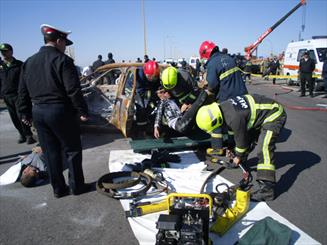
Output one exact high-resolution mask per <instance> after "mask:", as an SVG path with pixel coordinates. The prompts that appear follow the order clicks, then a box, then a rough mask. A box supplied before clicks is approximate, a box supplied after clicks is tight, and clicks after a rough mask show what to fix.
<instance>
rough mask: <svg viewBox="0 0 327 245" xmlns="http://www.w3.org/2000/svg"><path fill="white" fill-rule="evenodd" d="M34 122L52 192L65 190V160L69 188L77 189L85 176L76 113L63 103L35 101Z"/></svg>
mask: <svg viewBox="0 0 327 245" xmlns="http://www.w3.org/2000/svg"><path fill="white" fill-rule="evenodd" d="M33 121H34V124H35V127H36V130H37V133H38V136H39V142H40V145H41V148H42V150H43V152H44V155H45V160H46V164H47V167H48V173H49V178H50V183H51V185H52V188H53V190H54V192H55V193H59V192H61V191H63V190H65V189H66V183H65V179H64V175H63V170H64V161H66V163H67V164H68V169H69V174H68V178H69V186H70V189H71V190H72V191H73V192H78V191H79V188H81V187H82V186H83V184H84V175H83V169H82V146H81V139H80V125H79V122H78V118H77V116H76V113H75V112H74V111H73V109H72V107H71V106H69V105H65V104H37V105H33Z"/></svg>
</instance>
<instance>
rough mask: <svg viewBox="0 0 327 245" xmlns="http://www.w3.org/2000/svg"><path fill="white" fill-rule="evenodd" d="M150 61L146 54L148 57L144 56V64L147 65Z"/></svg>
mask: <svg viewBox="0 0 327 245" xmlns="http://www.w3.org/2000/svg"><path fill="white" fill-rule="evenodd" d="M148 61H150V59H149V56H148V55H147V54H146V55H144V63H146V62H148Z"/></svg>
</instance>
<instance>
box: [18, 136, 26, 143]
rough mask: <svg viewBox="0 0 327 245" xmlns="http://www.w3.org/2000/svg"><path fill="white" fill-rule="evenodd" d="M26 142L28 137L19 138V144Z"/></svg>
mask: <svg viewBox="0 0 327 245" xmlns="http://www.w3.org/2000/svg"><path fill="white" fill-rule="evenodd" d="M24 142H26V137H25V136H22V135H21V136H19V139H18V140H17V143H18V144H21V143H24Z"/></svg>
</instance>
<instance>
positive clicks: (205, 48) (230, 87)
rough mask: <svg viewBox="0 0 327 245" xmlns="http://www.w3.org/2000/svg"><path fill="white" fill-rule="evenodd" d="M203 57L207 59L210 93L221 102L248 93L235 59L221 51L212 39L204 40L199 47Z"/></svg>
mask: <svg viewBox="0 0 327 245" xmlns="http://www.w3.org/2000/svg"><path fill="white" fill-rule="evenodd" d="M199 53H200V57H201V59H207V60H208V61H207V63H206V67H207V78H206V79H207V82H208V91H209V95H210V94H212V95H214V96H215V97H216V99H217V100H218V101H219V102H223V101H225V100H227V99H229V98H230V97H233V96H237V95H243V94H247V93H248V91H247V89H246V86H245V83H244V80H243V78H242V74H241V71H240V69H239V68H238V67H237V66H236V63H235V60H234V59H233V58H232V57H230V56H229V55H227V54H223V53H221V52H219V48H218V46H217V45H216V44H214V43H213V42H211V41H204V42H203V43H202V44H201V46H200V49H199Z"/></svg>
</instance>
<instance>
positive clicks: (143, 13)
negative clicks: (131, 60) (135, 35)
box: [142, 0, 147, 55]
mask: <svg viewBox="0 0 327 245" xmlns="http://www.w3.org/2000/svg"><path fill="white" fill-rule="evenodd" d="M142 16H143V28H144V55H146V54H147V51H146V25H145V11H144V0H142Z"/></svg>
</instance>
